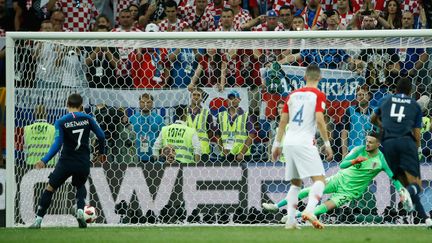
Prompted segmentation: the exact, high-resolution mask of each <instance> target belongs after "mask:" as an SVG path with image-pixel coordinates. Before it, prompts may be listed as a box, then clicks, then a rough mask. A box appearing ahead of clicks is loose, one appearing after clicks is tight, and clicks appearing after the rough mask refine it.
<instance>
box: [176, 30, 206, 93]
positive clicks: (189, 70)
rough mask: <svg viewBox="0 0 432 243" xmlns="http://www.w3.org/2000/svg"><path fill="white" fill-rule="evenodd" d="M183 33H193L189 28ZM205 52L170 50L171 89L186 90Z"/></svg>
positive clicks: (183, 49) (184, 49)
mask: <svg viewBox="0 0 432 243" xmlns="http://www.w3.org/2000/svg"><path fill="white" fill-rule="evenodd" d="M183 31H193V30H192V27H189V26H187V27H186V28H184V30H183ZM203 54H204V51H202V50H198V49H192V48H172V49H168V59H169V61H170V63H171V68H170V78H171V82H169V84H170V87H171V88H186V87H187V86H188V85H189V84H190V83H191V79H192V77H193V75H194V74H195V69H196V68H197V66H198V61H197V57H199V56H201V55H203Z"/></svg>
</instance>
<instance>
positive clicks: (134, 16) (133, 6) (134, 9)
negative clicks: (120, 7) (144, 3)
mask: <svg viewBox="0 0 432 243" xmlns="http://www.w3.org/2000/svg"><path fill="white" fill-rule="evenodd" d="M127 10H129V11H130V12H131V15H132V19H133V25H134V26H136V27H137V28H138V12H139V6H138V5H137V4H135V3H131V4H130V5H129V7H128V8H127Z"/></svg>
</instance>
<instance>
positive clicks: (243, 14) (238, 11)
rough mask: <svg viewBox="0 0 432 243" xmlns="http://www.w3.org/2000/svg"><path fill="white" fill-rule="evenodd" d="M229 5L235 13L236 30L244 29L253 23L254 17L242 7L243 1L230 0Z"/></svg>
mask: <svg viewBox="0 0 432 243" xmlns="http://www.w3.org/2000/svg"><path fill="white" fill-rule="evenodd" d="M228 3H229V5H230V7H231V9H232V10H233V11H234V28H235V29H243V25H244V24H246V23H247V22H249V21H251V20H252V17H251V16H250V15H249V12H248V11H247V10H244V9H243V8H241V7H240V4H241V0H228ZM258 18H259V17H258Z"/></svg>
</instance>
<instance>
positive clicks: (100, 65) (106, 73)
mask: <svg viewBox="0 0 432 243" xmlns="http://www.w3.org/2000/svg"><path fill="white" fill-rule="evenodd" d="M96 31H98V32H108V31H109V30H108V27H107V26H104V25H99V26H97V28H96ZM119 61H120V56H119V52H118V50H117V48H115V47H89V48H87V58H86V64H87V72H86V77H87V81H88V82H89V87H90V88H107V89H110V88H119V85H118V84H117V78H116V76H115V69H116V68H117V67H118V63H119Z"/></svg>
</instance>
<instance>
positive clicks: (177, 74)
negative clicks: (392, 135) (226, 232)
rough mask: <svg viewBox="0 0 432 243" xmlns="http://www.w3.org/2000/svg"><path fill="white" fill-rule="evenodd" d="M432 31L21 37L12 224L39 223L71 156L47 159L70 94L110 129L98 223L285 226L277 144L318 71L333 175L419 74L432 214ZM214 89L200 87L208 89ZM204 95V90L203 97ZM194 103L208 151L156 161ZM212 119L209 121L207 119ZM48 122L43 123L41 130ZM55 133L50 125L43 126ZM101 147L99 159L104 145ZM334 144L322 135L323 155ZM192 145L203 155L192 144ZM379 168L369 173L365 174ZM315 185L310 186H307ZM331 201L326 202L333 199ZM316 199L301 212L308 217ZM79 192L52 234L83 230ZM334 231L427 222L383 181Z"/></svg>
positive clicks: (96, 193)
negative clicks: (293, 102) (51, 186)
mask: <svg viewBox="0 0 432 243" xmlns="http://www.w3.org/2000/svg"><path fill="white" fill-rule="evenodd" d="M431 36H432V34H431V32H430V31H426V30H425V31H420V30H409V31H404V30H400V31H366V30H365V31H338V32H332V31H326V32H323V31H319V32H301V31H299V32H297V31H294V32H260V33H259V34H258V33H255V32H247V33H235V32H223V33H222V32H219V33H186V32H184V33H12V34H11V33H8V36H7V58H8V59H7V60H8V62H7V65H8V68H7V77H8V79H7V80H8V82H7V90H8V93H7V124H8V126H7V168H6V175H7V181H6V193H7V194H6V208H7V225H8V226H18V225H29V224H31V223H32V221H33V220H34V217H35V210H36V208H37V204H38V201H39V198H40V196H41V194H42V192H43V190H44V188H45V187H46V185H47V182H48V176H49V175H50V173H51V172H52V171H53V169H54V166H55V164H56V162H57V159H58V158H54V159H53V160H52V161H51V162H50V163H49V165H48V167H47V168H45V169H41V170H36V169H34V164H35V162H37V161H38V160H39V159H40V158H41V157H42V156H43V155H44V154H45V153H46V152H47V150H48V148H49V145H50V144H51V143H52V141H53V140H52V139H53V136H54V133H53V132H52V130H50V129H51V127H50V125H48V124H54V122H55V120H56V119H58V118H60V117H61V116H62V115H64V114H66V113H67V110H66V109H65V101H66V98H67V97H68V95H70V94H72V93H79V94H81V95H82V96H83V97H84V112H86V113H88V114H91V115H92V116H93V117H94V118H95V120H96V121H97V122H98V123H99V124H100V126H101V128H102V129H103V130H104V132H105V135H106V139H107V155H108V161H107V162H106V163H105V164H102V165H101V164H98V163H95V164H93V165H92V167H91V170H90V175H89V179H88V181H87V183H86V187H87V192H88V195H87V197H86V200H87V201H86V202H87V203H86V204H87V205H92V206H94V207H95V208H96V210H97V214H98V218H97V220H96V223H98V224H114V225H120V224H144V223H148V224H182V223H199V224H228V223H231V224H232V223H236V224H257V223H260V224H277V223H278V222H279V221H280V220H281V218H282V217H283V216H284V215H285V214H286V209H285V207H281V208H280V209H279V211H277V212H274V213H273V212H267V211H265V210H263V208H262V203H277V202H279V201H280V200H282V199H284V198H285V197H286V193H287V191H288V189H289V186H290V184H289V182H287V181H285V167H284V163H283V162H276V163H273V162H271V161H270V151H271V144H272V142H273V139H274V137H275V130H276V127H277V124H278V122H279V113H280V111H281V106H282V104H283V101H284V99H285V98H286V97H287V95H288V94H289V93H290V92H292V91H293V90H294V89H297V88H300V87H302V86H303V85H304V84H305V82H304V79H303V76H304V71H305V68H306V67H307V66H308V65H309V64H311V63H315V64H318V65H319V66H320V67H321V68H322V69H321V70H322V80H321V81H320V85H319V88H320V89H321V90H322V91H323V92H324V93H325V94H326V95H327V109H326V115H327V122H328V129H329V131H330V133H331V144H332V148H333V151H334V152H335V156H334V160H332V161H325V160H323V164H324V168H325V170H326V177H330V176H332V175H335V174H336V173H338V172H339V171H341V169H340V168H339V163H340V162H341V161H342V159H343V157H344V156H345V155H346V154H347V153H349V151H350V150H352V149H353V148H354V147H355V146H360V145H364V144H365V136H366V134H368V132H370V131H371V130H373V126H372V125H371V123H370V115H371V114H372V112H373V109H374V108H375V107H377V104H378V102H379V100H380V99H381V98H382V97H383V96H385V95H386V94H389V93H391V92H392V91H393V89H394V86H395V83H396V82H397V80H399V79H400V78H401V77H409V78H410V79H411V80H412V85H413V88H414V92H413V94H412V95H413V97H415V98H416V99H417V100H418V103H419V104H420V106H421V108H422V111H423V115H424V117H423V128H422V156H421V175H422V179H423V188H424V191H423V192H422V194H421V200H422V202H423V205H424V207H425V209H426V211H427V212H428V213H429V211H430V210H431V209H432V188H431V180H432V153H431V151H432V132H431V125H430V124H431V123H430V117H431V113H430V111H431V109H430V108H431V105H430V103H429V100H430V96H431V88H432V85H431V78H430V77H431V73H430V70H431V65H432V64H431V62H430V54H431V50H432V49H431V47H432V39H431ZM197 87H198V88H201V89H196V88H197ZM197 92H198V93H197ZM183 106H187V107H188V112H189V113H190V114H192V115H191V121H190V125H191V126H195V128H197V132H198V135H199V138H200V141H201V148H202V149H201V150H202V156H201V159H200V161H199V162H196V163H182V162H180V161H179V160H178V159H179V157H180V156H178V154H179V153H180V152H178V151H176V150H175V148H174V149H173V147H170V146H167V147H163V148H161V150H158V151H156V152H155V153H156V154H157V153H159V155H160V156H158V157H157V156H155V154H153V152H154V150H153V148H154V143H155V140H156V138H157V137H158V136H159V133H160V132H161V129H162V127H163V126H168V125H170V124H172V123H174V122H175V120H176V119H177V117H176V110H177V109H178V108H179V107H183ZM197 107H201V108H200V109H201V110H206V111H208V113H202V114H201V113H200V112H197V111H198V110H199V109H198V108H197ZM226 110H235V111H236V112H237V114H238V115H241V114H244V115H243V116H239V117H242V119H243V118H244V119H243V120H242V121H239V122H238V120H235V119H234V121H235V122H237V123H236V124H240V123H241V124H240V125H239V126H240V127H241V128H233V129H234V130H233V131H237V130H235V129H242V132H243V133H245V134H246V136H243V137H236V141H237V140H238V139H242V141H240V143H241V144H245V143H248V141H251V142H250V146H249V151H247V150H245V151H244V152H246V151H247V152H246V153H245V154H244V155H240V156H238V154H237V152H235V151H234V148H232V150H231V152H230V153H228V155H226V156H225V153H224V152H226V151H228V152H229V151H230V148H229V146H228V142H227V141H222V146H221V143H219V142H218V141H221V140H223V139H226V140H229V139H231V138H230V137H228V138H225V137H224V135H223V132H222V130H224V129H227V128H224V126H226V124H224V122H221V118H220V117H221V115H220V114H223V112H224V111H226ZM34 124H39V125H38V126H33V127H31V126H32V125H34ZM41 124H42V125H41ZM91 139H92V148H91V150H92V151H94V144H95V143H94V141H95V140H96V139H95V138H94V137H92V138H91ZM322 145H323V143H322V141H321V140H320V138H319V136H318V135H317V146H318V147H319V148H321V146H322ZM189 149H192V148H189ZM365 173H368V172H365ZM310 184H311V182H310V181H308V180H305V181H304V186H305V187H307V186H309V185H310ZM329 197H331V194H330V195H326V196H325V197H324V198H323V199H322V201H321V203H322V202H324V200H327V199H328V198H329ZM305 200H307V199H303V200H302V201H300V203H299V210H303V209H304V204H305V202H307V201H305ZM74 212H75V189H74V187H73V186H72V184H71V181H70V180H68V181H67V182H66V183H65V184H64V185H63V186H62V187H60V188H59V189H58V190H57V192H56V193H55V195H54V198H53V202H52V205H51V207H50V208H49V210H48V214H47V215H46V217H45V219H44V225H55V226H60V225H75V224H76V221H75V219H74ZM320 218H321V220H322V221H323V222H324V223H325V224H362V223H370V224H414V223H419V218H417V217H416V214H410V213H407V212H406V211H404V210H403V209H402V207H401V204H400V203H399V196H398V193H397V192H396V190H395V188H394V187H393V185H392V184H391V182H390V179H389V177H388V176H387V174H385V173H384V172H381V173H379V174H378V175H377V176H376V177H375V179H374V180H373V181H372V183H371V184H370V185H369V187H368V188H367V190H365V192H364V193H362V194H361V195H358V197H357V198H356V199H355V200H352V201H351V202H349V203H345V204H344V205H342V206H341V207H340V208H338V209H335V210H331V211H329V212H327V213H325V214H323V215H321V216H320Z"/></svg>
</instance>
